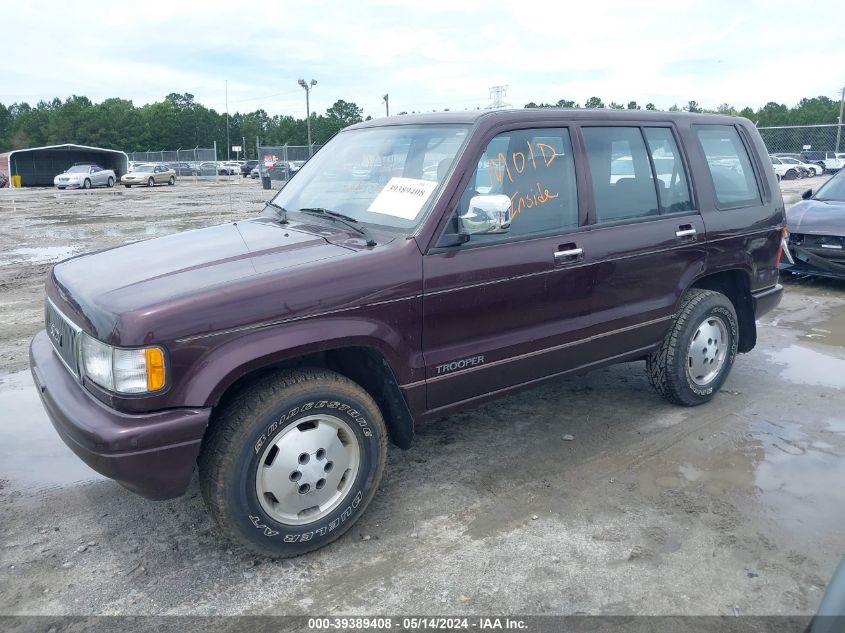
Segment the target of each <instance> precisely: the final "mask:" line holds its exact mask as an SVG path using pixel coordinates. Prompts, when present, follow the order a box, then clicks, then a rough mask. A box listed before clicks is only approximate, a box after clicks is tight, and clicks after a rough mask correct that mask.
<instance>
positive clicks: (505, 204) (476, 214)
mask: <svg viewBox="0 0 845 633" xmlns="http://www.w3.org/2000/svg"><path fill="white" fill-rule="evenodd" d="M460 219H461V224H462V226H463V229H464V231H466V233H467V234H469V235H487V234H491V233H507V232H508V231H510V228H511V199H510V198H508V197H507V196H504V195H501V194H499V195H481V196H473V197H472V198H471V199H470V201H469V210H468V211H467V212H466V213H465V214H464V215H462V216H460Z"/></svg>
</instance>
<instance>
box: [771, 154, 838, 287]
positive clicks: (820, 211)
mask: <svg viewBox="0 0 845 633" xmlns="http://www.w3.org/2000/svg"><path fill="white" fill-rule="evenodd" d="M802 197H803V198H804V199H803V200H802V201H801V202H799V203H798V204H796V205H794V206H793V207H792V208H791V209H789V210H788V211H787V212H786V225H787V229H788V230H789V239H788V241H787V245H788V249H789V253H790V255H791V258H792V260H793V261H792V262H790V261H788V259H787V261H783V262H782V263H781V267H782V268H783V269H785V270H788V271H790V272H792V273H802V274H809V275H814V276H818V277H833V278H837V279H845V170H840V171H839V172H838V173H836V174H835V175H834V176H832V177H831V178H830V180H828V181H827V182H826V183H824V184H823V185H822V186H821V187H819V189H818V191H816V192H815V193H813V191H812V190H811V189H808V190H807V191H805V192H804V195H803V196H802Z"/></svg>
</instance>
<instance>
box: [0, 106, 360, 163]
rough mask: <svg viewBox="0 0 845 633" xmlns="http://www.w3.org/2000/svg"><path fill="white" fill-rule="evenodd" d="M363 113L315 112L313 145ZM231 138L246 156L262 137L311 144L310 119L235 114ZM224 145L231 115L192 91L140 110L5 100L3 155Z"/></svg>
mask: <svg viewBox="0 0 845 633" xmlns="http://www.w3.org/2000/svg"><path fill="white" fill-rule="evenodd" d="M362 115H363V110H362V109H361V108H359V107H358V106H357V105H355V104H354V103H350V102H347V101H344V100H342V99H339V100H338V101H336V102H335V103H334V104H333V105H332V106H331V107H330V108H328V109H327V110H326V112H325V114H317V113H312V114H311V141H312V143H315V144H320V143H324V142H325V141H327V140H328V139H329V138H331V137H332V136H333V135H334V134H335V133H337V132H338V131H339V130H341V129H343V128H344V127H346V126H348V125H351V124H353V123H358V122H360V121H362V120H363V119H362ZM228 127H229V140H230V142H231V144H232V145H242V144H243V141H242V139H245V142H246V147H245V150H246V152H247V156H249V157H254V156H255V153H256V148H255V139H256V137H258V138H260V139H261V143H262V144H263V145H284V144H285V143H287V144H291V145H307V143H308V132H307V127H306V120H305V117H302V118H301V119H297V118H295V117H293V116H289V115H274V116H270V115H269V114H267V112H266V111H264V110H255V111H254V112H248V113H240V112H235V113H234V114H231V113H230V114H229V125H228ZM215 141H216V142H217V153H218V157H219V158H225V156H226V113H225V112H217V111H216V110H214V109H210V108H206V107H205V106H204V105H202V104H200V103H197V102H196V101H195V100H194V95H192V94H188V93H185V94H176V93H171V94H169V95H167V96H166V97H165V98H164V100H163V101H157V102H155V103H150V104H147V105H144V106H140V107H136V106H135V105H133V103H132V101H129V100H126V99H117V98H113V99H106V100H105V101H103V102H102V103H93V102H92V101H91V100H90V99H89V98H88V97H80V96H76V95H74V96H72V97H69V98H68V99H66V100H65V101H61V100H60V99H53V100H52V101H49V102H47V101H41V102H39V103H38V104H37V105H36V106H34V107H33V106H30V105H29V104H27V103H13V104H12V105H10V106H6V105H4V104H2V103H0V152H3V151H8V150H11V149H22V148H25V147H40V146H43V145H58V144H62V143H76V144H79V145H91V146H95V147H105V148H109V149H119V150H124V151H145V150H161V149H166V150H172V149H193V148H195V147H211V146H212V145H213V143H214V142H215Z"/></svg>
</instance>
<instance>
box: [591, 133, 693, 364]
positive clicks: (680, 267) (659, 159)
mask: <svg viewBox="0 0 845 633" xmlns="http://www.w3.org/2000/svg"><path fill="white" fill-rule="evenodd" d="M579 132H580V137H581V142H582V143H583V147H584V154H583V155H584V160H585V163H586V172H587V177H588V180H589V188H588V192H589V194H590V195H589V196H588V198H587V200H588V205H589V209H588V224H589V230H588V231H586V232H584V233H583V234H582V235H579V239H578V247H579V248H581V249H582V250H583V255H582V257H583V262H584V265H585V267H586V270H587V271H588V273H587V278H586V280H585V281H586V283H587V284H588V286H589V288H590V291H589V295H590V299H589V303H588V306H587V307H588V310H589V319H588V320H587V321H586V322H585V327H584V329H583V330H582V331H581V335H580V336H581V338H582V339H587V342H586V343H585V344H584V345H582V353H581V360H582V361H584V362H597V361H602V360H608V359H614V358H622V357H630V356H631V355H637V354H645V353H646V352H647V351H648V350H649V349H650V348H651V347H653V346H654V345H655V344H656V343H658V342H659V341H660V340H661V339H662V337H663V335H664V334H665V332H666V330H667V329H668V327H669V323H670V321H671V319H672V316H673V312H674V308H675V305H676V304H677V301H678V299H679V298H680V296H681V295H682V294H683V292H684V291H685V289H686V288H687V287H688V286H689V285H690V283H691V282H692V280H693V279H694V278H695V276H696V275H698V274H699V273H700V272H701V271H703V270H704V267H705V261H706V255H707V253H706V249H705V246H704V242H705V230H704V223H703V221H702V218H701V214H700V213H699V211H698V208H697V205H696V203H695V197H694V196H693V195H692V194H693V192H692V191H691V188H690V179H689V177H688V169H687V161H686V160H685V157H684V155H683V153H682V152H681V150H680V144H679V142H678V136H677V133H676V130H675V129H674V127H673V126H672V125H671V124H670V123H668V122H667V123H665V124H660V123H656V124H649V125H647V126H645V125H641V124H637V123H630V124H622V123H620V124H609V123H602V124H600V125H583V126H581V127H580V129H579ZM588 337H589V338H588Z"/></svg>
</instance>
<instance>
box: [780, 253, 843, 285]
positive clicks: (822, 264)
mask: <svg viewBox="0 0 845 633" xmlns="http://www.w3.org/2000/svg"><path fill="white" fill-rule="evenodd" d="M789 250H790V252H791V253H792V257H793V259H794V260H795V263H794V264H789V263H787V262H781V264H780V269H781V271H782V272H790V273H795V274H799V275H813V276H815V277H827V278H830V279H845V261H843V260H842V259H839V260H833V259H828V258H825V257H821V256H820V255H816V254H815V253H812V252H810V251H809V250H807V249H805V248H802V247H800V246H796V245H795V244H790V245H789Z"/></svg>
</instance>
